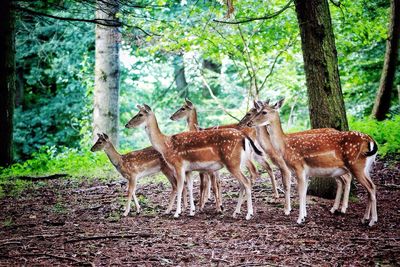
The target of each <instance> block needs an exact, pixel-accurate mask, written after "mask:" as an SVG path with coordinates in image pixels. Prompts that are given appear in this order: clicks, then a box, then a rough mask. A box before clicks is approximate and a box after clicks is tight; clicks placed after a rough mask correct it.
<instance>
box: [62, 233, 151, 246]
mask: <svg viewBox="0 0 400 267" xmlns="http://www.w3.org/2000/svg"><path fill="white" fill-rule="evenodd" d="M152 236H153V235H152V234H149V233H133V234H117V235H98V236H87V237H82V238H77V239H70V240H67V241H65V242H64V243H65V244H66V243H77V242H82V241H90V240H100V239H119V238H133V237H144V238H148V237H152Z"/></svg>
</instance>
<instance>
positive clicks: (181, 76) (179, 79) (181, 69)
mask: <svg viewBox="0 0 400 267" xmlns="http://www.w3.org/2000/svg"><path fill="white" fill-rule="evenodd" d="M173 65H174V76H175V84H176V88H177V89H178V91H180V95H181V97H183V98H185V97H188V96H189V91H188V83H187V81H186V76H185V63H184V59H183V55H181V54H179V55H176V56H175V57H174V62H173Z"/></svg>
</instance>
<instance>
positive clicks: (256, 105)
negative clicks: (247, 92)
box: [253, 99, 261, 110]
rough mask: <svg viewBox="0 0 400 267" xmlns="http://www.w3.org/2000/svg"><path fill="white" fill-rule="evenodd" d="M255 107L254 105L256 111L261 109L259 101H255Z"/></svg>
mask: <svg viewBox="0 0 400 267" xmlns="http://www.w3.org/2000/svg"><path fill="white" fill-rule="evenodd" d="M253 105H254V108H255V109H257V110H259V109H260V108H261V107H260V104H259V101H257V100H255V99H254V100H253Z"/></svg>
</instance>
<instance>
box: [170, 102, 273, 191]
mask: <svg viewBox="0 0 400 267" xmlns="http://www.w3.org/2000/svg"><path fill="white" fill-rule="evenodd" d="M183 118H186V120H187V123H188V127H189V130H190V131H196V130H203V131H204V130H215V129H237V130H239V131H242V132H243V133H244V134H245V135H246V136H249V137H250V139H252V140H256V131H255V130H254V129H252V128H249V127H246V126H245V125H238V124H228V125H222V126H217V127H209V128H200V127H199V124H198V120H197V110H196V107H195V106H194V105H193V103H192V102H191V101H190V100H188V99H185V103H184V104H183V105H182V107H181V108H179V109H178V110H177V111H176V112H175V113H174V114H173V115H172V116H171V119H172V120H179V119H183ZM252 156H253V158H254V159H255V160H256V161H257V162H258V163H260V164H261V166H262V167H263V168H264V169H265V170H266V171H267V172H268V174H269V176H270V177H271V184H272V192H273V194H274V197H276V198H278V197H279V194H278V189H277V186H276V179H275V175H274V172H273V170H272V168H271V166H270V165H269V163H268V162H267V160H266V159H265V157H264V156H258V155H257V154H255V155H252ZM246 167H247V169H248V170H249V172H250V174H251V178H252V181H253V182H254V181H255V180H256V178H257V177H258V172H257V169H256V168H255V166H254V164H253V163H252V162H251V161H250V160H249V161H248V162H247V163H246Z"/></svg>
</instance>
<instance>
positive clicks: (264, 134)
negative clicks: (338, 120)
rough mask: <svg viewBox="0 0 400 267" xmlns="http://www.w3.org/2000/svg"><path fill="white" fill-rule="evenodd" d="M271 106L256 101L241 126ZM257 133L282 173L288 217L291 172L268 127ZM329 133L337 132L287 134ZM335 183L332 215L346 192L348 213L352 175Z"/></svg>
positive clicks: (291, 134)
mask: <svg viewBox="0 0 400 267" xmlns="http://www.w3.org/2000/svg"><path fill="white" fill-rule="evenodd" d="M268 104H269V100H267V101H254V107H253V108H251V109H250V110H249V111H248V112H247V113H246V115H245V116H244V117H243V118H242V120H241V121H240V122H239V125H247V123H248V122H249V121H250V120H251V119H253V118H254V117H255V116H256V115H257V113H258V112H259V111H261V109H262V108H263V107H264V106H266V105H268ZM256 131H257V141H258V143H259V144H260V146H261V148H262V149H263V151H264V152H265V153H266V154H268V155H269V156H270V158H271V160H272V161H273V163H274V164H275V165H277V166H278V167H279V169H280V171H281V173H282V179H283V185H284V187H285V207H284V211H285V214H286V215H288V214H289V213H290V211H291V204H290V189H291V187H290V184H291V179H290V177H291V174H290V171H289V169H288V167H287V165H286V162H285V161H284V159H283V157H282V156H281V155H279V154H278V153H276V151H275V149H274V147H273V145H272V141H271V138H270V135H269V133H268V130H267V128H266V126H257V127H256ZM328 131H335V132H337V130H336V129H333V128H321V129H311V130H306V131H302V132H300V133H290V134H287V137H288V138H290V137H296V135H298V134H300V135H304V134H318V133H326V132H328ZM335 181H336V184H337V190H336V197H335V202H334V205H333V207H332V209H331V210H330V211H331V213H335V212H336V210H338V208H339V205H340V200H341V198H342V193H343V190H344V194H343V202H342V209H341V212H342V213H346V209H347V207H348V202H349V195H350V186H351V175H350V174H349V173H347V174H343V175H342V176H339V177H335ZM343 188H344V189H343Z"/></svg>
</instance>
